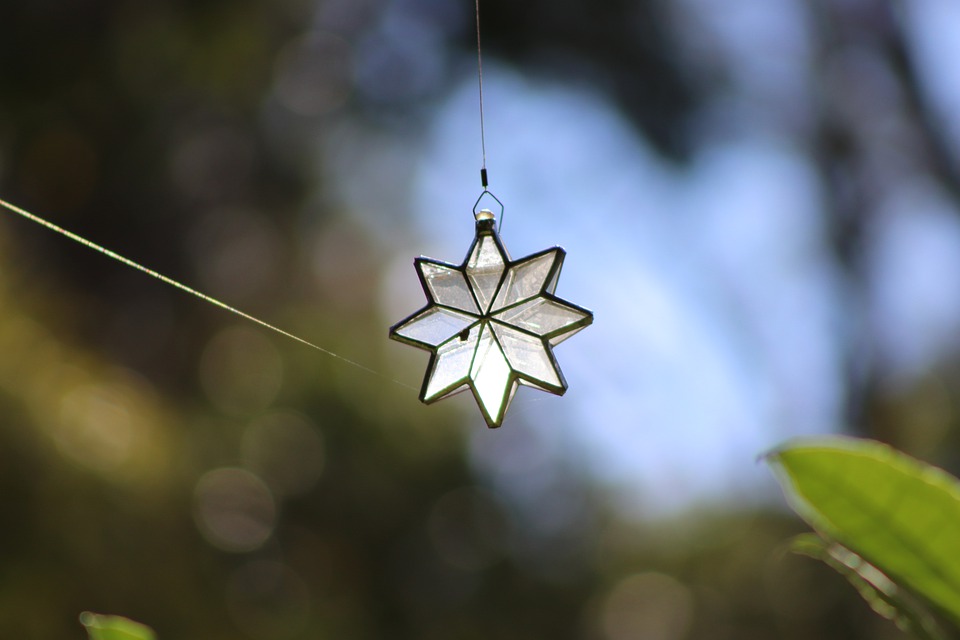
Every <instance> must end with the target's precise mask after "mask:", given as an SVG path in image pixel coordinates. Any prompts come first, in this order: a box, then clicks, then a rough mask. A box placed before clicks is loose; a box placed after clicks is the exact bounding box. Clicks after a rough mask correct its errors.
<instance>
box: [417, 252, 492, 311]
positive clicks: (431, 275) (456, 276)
mask: <svg viewBox="0 0 960 640" xmlns="http://www.w3.org/2000/svg"><path fill="white" fill-rule="evenodd" d="M417 266H418V268H419V269H420V273H422V274H423V279H424V281H425V282H426V283H427V286H428V287H429V288H430V294H431V295H432V297H433V300H434V302H436V303H438V304H442V305H446V306H448V307H453V308H455V309H460V310H461V311H466V312H468V313H480V310H479V309H478V308H477V303H476V301H474V299H473V295H472V294H471V293H470V286H469V285H468V284H467V279H466V278H465V277H464V275H463V272H462V271H459V270H458V269H455V268H453V267H449V266H446V265H440V264H434V263H432V262H418V263H417Z"/></svg>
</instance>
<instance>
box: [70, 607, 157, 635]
mask: <svg viewBox="0 0 960 640" xmlns="http://www.w3.org/2000/svg"><path fill="white" fill-rule="evenodd" d="M80 623H81V624H82V625H83V626H84V627H85V628H86V629H87V633H88V634H89V635H90V640H156V637H157V636H156V634H154V633H153V630H152V629H150V627H147V626H145V625H142V624H140V623H139V622H134V621H133V620H130V619H128V618H123V617H121V616H105V615H100V614H97V613H90V612H89V611H84V612H83V613H81V614H80Z"/></svg>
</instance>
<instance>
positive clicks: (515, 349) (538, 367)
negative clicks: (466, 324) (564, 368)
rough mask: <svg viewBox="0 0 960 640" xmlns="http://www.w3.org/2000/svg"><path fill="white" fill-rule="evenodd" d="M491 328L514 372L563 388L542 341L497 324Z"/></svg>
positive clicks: (493, 324)
mask: <svg viewBox="0 0 960 640" xmlns="http://www.w3.org/2000/svg"><path fill="white" fill-rule="evenodd" d="M492 326H493V331H494V334H495V335H496V336H497V340H499V341H500V346H501V347H502V348H503V353H504V355H505V356H506V357H507V362H508V363H509V364H510V366H511V367H513V369H514V370H515V371H519V372H520V373H522V374H524V375H528V376H530V377H531V378H533V379H534V380H536V381H538V382H541V383H543V384H546V385H549V386H553V387H562V386H563V383H561V382H560V376H559V375H558V374H557V370H556V368H555V367H554V366H553V361H552V360H551V359H550V355H549V354H548V353H547V350H546V348H545V347H544V346H543V341H542V340H540V339H539V338H536V337H534V336H531V335H530V334H528V333H521V332H519V331H517V330H515V329H511V328H510V327H508V326H506V325H502V324H500V323H498V322H494V323H492Z"/></svg>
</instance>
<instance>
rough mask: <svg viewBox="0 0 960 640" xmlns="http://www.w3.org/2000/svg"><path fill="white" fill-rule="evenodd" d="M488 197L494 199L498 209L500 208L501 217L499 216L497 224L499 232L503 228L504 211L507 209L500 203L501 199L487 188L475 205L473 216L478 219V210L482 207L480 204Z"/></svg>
mask: <svg viewBox="0 0 960 640" xmlns="http://www.w3.org/2000/svg"><path fill="white" fill-rule="evenodd" d="M487 196H489V197H490V198H493V201H494V202H496V203H497V206H498V207H500V216H499V221H498V222H497V229H498V230H499V229H500V228H501V227H502V226H503V211H504V209H505V207H504V206H503V203H502V202H500V198H498V197H497V196H495V195H493V192H492V191H490V190H489V189H487V188H486V187H484V189H483V192H482V193H481V194H480V197H479V198H477V201H476V202H474V203H473V215H474V217H476V215H477V209H478V208H479V207H480V203H481V202H482V201H483V199H484V198H485V197H487Z"/></svg>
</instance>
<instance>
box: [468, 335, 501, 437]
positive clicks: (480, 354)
mask: <svg viewBox="0 0 960 640" xmlns="http://www.w3.org/2000/svg"><path fill="white" fill-rule="evenodd" d="M470 377H471V378H472V379H473V387H474V389H475V390H476V392H477V397H478V398H479V400H480V403H481V404H482V405H483V408H484V409H485V410H486V412H487V414H488V415H489V416H490V417H491V418H493V419H494V420H495V421H499V419H500V418H501V417H502V415H503V411H504V409H505V408H506V403H507V398H508V397H509V391H510V389H509V387H510V365H509V364H508V363H507V359H506V358H505V357H504V355H503V351H502V350H501V349H500V344H499V343H498V342H497V340H496V339H495V338H494V335H493V330H492V329H491V328H490V323H489V322H487V323H484V326H483V331H482V332H481V334H480V340H479V343H478V344H477V354H476V357H475V358H474V360H473V368H472V369H471V371H470Z"/></svg>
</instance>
